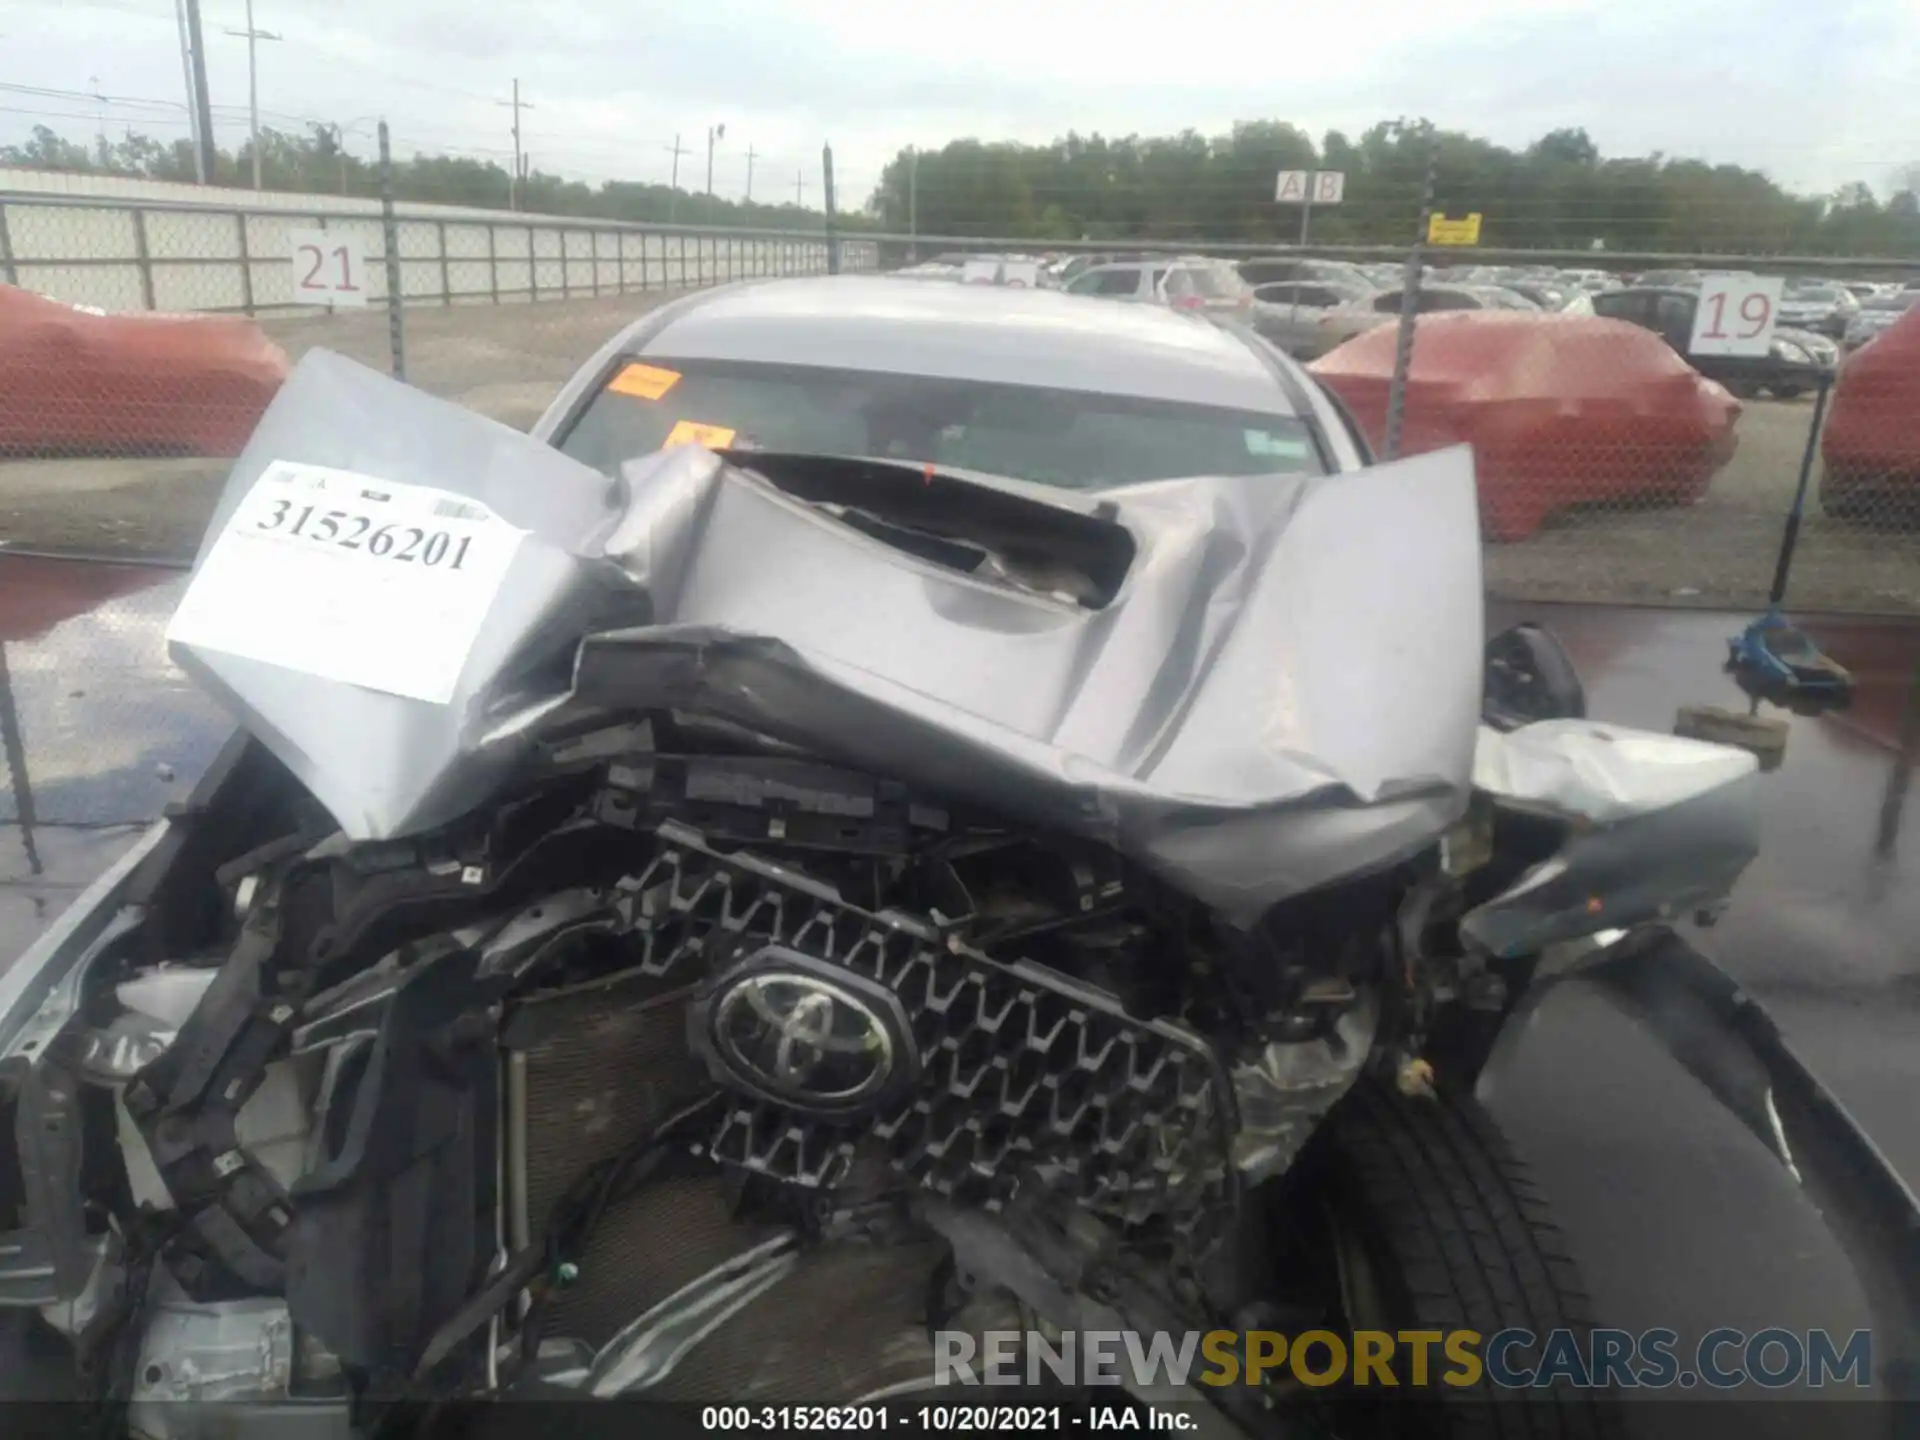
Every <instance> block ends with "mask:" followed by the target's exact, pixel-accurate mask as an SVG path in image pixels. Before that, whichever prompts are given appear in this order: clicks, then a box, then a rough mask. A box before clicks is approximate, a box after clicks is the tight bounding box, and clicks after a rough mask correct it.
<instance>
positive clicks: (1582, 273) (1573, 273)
mask: <svg viewBox="0 0 1920 1440" xmlns="http://www.w3.org/2000/svg"><path fill="white" fill-rule="evenodd" d="M1554 283H1555V284H1558V285H1564V286H1567V287H1570V288H1572V289H1575V290H1584V291H1586V292H1587V293H1588V294H1589V295H1597V294H1599V293H1600V292H1601V291H1603V290H1618V289H1620V288H1621V286H1622V285H1623V284H1624V283H1625V282H1624V281H1622V280H1621V278H1620V277H1619V276H1618V275H1614V274H1611V273H1609V272H1608V271H1605V270H1562V271H1560V272H1559V275H1558V276H1557V277H1556V279H1555V281H1554Z"/></svg>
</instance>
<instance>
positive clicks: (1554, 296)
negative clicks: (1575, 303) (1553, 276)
mask: <svg viewBox="0 0 1920 1440" xmlns="http://www.w3.org/2000/svg"><path fill="white" fill-rule="evenodd" d="M1502 288H1503V289H1507V290H1511V291H1513V293H1514V294H1516V295H1524V296H1526V298H1527V299H1529V300H1531V301H1532V302H1533V303H1534V304H1535V305H1537V306H1539V307H1540V308H1541V309H1542V310H1559V309H1563V308H1564V307H1565V306H1566V303H1567V301H1568V300H1570V299H1572V298H1573V296H1574V294H1575V292H1574V291H1573V290H1572V289H1571V288H1568V287H1563V286H1560V285H1550V284H1545V283H1542V282H1540V281H1537V280H1508V281H1505V282H1503V285H1502Z"/></svg>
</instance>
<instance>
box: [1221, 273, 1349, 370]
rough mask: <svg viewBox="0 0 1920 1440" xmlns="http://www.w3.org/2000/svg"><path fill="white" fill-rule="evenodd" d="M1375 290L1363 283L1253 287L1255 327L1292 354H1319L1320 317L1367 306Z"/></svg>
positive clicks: (1308, 282) (1301, 282) (1294, 282)
mask: <svg viewBox="0 0 1920 1440" xmlns="http://www.w3.org/2000/svg"><path fill="white" fill-rule="evenodd" d="M1374 294H1375V291H1374V289H1373V287H1372V286H1371V285H1368V284H1366V283H1365V282H1364V281H1353V282H1346V283H1342V282H1336V281H1331V280H1285V281H1280V282H1278V283H1275V284H1271V285H1256V286H1254V287H1253V309H1252V313H1251V315H1250V316H1249V321H1250V323H1251V324H1252V325H1253V328H1254V329H1255V330H1257V331H1259V332H1260V333H1261V334H1262V335H1264V336H1265V337H1266V338H1267V339H1269V340H1271V341H1272V342H1273V343H1274V344H1276V345H1278V346H1279V347H1280V348H1281V349H1282V350H1285V351H1286V352H1287V353H1288V354H1289V355H1302V354H1318V353H1319V344H1318V339H1319V328H1320V318H1321V317H1322V316H1323V315H1325V314H1326V313H1327V312H1329V311H1332V310H1338V309H1341V308H1343V307H1346V306H1354V305H1360V304H1364V303H1365V302H1366V301H1367V300H1368V299H1370V298H1372V296H1373V295H1374Z"/></svg>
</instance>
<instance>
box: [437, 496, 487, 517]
mask: <svg viewBox="0 0 1920 1440" xmlns="http://www.w3.org/2000/svg"><path fill="white" fill-rule="evenodd" d="M433 513H434V514H435V515H436V516H439V517H440V518H442V519H446V520H484V519H486V518H487V515H488V511H487V508H486V507H485V506H484V505H469V504H468V503H467V502H466V501H464V500H436V501H434V502H433Z"/></svg>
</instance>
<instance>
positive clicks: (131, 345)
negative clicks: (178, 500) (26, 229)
mask: <svg viewBox="0 0 1920 1440" xmlns="http://www.w3.org/2000/svg"><path fill="white" fill-rule="evenodd" d="M286 375H287V357H286V355H285V353H284V352H283V351H282V350H281V349H280V347H279V346H277V345H275V344H274V343H273V342H272V341H270V340H268V339H267V337H266V335H265V334H263V333H262V332H261V330H260V327H259V326H257V325H255V324H254V323H253V322H252V321H251V320H242V319H238V318H236V317H232V316H226V315H99V314H95V313H93V312H91V311H87V310H78V309H75V308H74V307H73V306H71V305H65V304H62V303H61V302H59V301H57V300H49V299H47V298H46V297H45V296H42V295H35V294H34V293H32V292H31V291H28V290H20V289H16V288H15V287H14V286H11V285H0V456H26V455H151V454H172V455H214V456H225V455H238V454H239V453H240V447H241V446H242V445H244V444H245V443H246V439H247V436H249V435H250V434H252V433H253V427H254V425H255V424H256V423H257V422H258V421H259V419H260V412H261V411H263V410H265V409H266V408H267V402H268V401H270V400H272V399H273V396H274V392H275V391H277V390H278V389H279V388H280V382H281V381H282V380H284V379H286Z"/></svg>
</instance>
